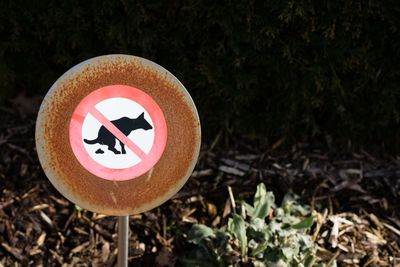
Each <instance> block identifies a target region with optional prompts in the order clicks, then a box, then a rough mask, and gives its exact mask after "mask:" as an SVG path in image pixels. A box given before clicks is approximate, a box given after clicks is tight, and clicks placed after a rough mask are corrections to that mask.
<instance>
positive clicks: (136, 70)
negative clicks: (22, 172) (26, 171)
mask: <svg viewBox="0 0 400 267" xmlns="http://www.w3.org/2000/svg"><path fill="white" fill-rule="evenodd" d="M35 140H36V150H37V153H38V156H39V160H40V164H41V165H42V168H43V170H44V172H45V174H46V176H47V177H48V178H49V180H50V182H51V183H52V184H53V185H54V186H55V188H56V189H58V191H60V193H61V194H63V195H64V196H65V197H66V198H68V199H69V200H70V201H72V202H74V203H75V204H77V205H78V206H80V207H82V208H84V209H87V210H90V211H93V212H97V213H102V214H107V215H113V216H119V217H118V222H119V224H118V266H120V267H121V266H125V267H126V266H128V240H129V238H128V233H129V215H132V214H139V213H141V212H145V211H148V210H151V209H153V208H155V207H157V206H159V205H161V204H163V203H164V202H165V201H167V200H168V199H170V198H171V197H172V196H173V195H174V194H175V193H176V192H178V190H179V189H181V188H182V186H183V185H184V184H185V182H186V181H187V179H188V178H189V176H190V175H191V173H192V171H193V169H194V166H195V164H196V162H197V158H198V156H199V152H200V142H201V128H200V120H199V116H198V114H197V110H196V106H195V104H194V102H193V100H192V98H191V96H190V95H189V93H188V92H187V90H186V88H185V87H184V86H183V84H182V83H181V82H180V81H179V80H178V79H177V78H176V77H175V76H174V75H172V74H171V73H170V72H169V71H168V70H166V69H164V68H163V67H161V66H160V65H158V64H156V63H154V62H151V61H149V60H147V59H144V58H140V57H135V56H130V55H105V56H99V57H96V58H91V59H88V60H86V61H84V62H81V63H79V64H78V65H76V66H74V67H72V68H71V69H70V70H68V71H67V72H65V73H64V74H63V75H62V76H61V77H60V78H59V79H58V80H57V81H56V82H55V83H54V84H53V85H52V87H51V88H50V90H49V91H48V92H47V94H46V97H45V98H44V100H43V102H42V105H41V106H40V110H39V113H38V117H37V120H36V133H35ZM177 163H179V164H177Z"/></svg>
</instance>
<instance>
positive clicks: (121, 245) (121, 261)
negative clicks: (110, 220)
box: [117, 216, 129, 267]
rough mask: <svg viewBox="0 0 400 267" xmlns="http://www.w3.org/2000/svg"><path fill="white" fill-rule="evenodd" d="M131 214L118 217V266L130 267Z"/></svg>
mask: <svg viewBox="0 0 400 267" xmlns="http://www.w3.org/2000/svg"><path fill="white" fill-rule="evenodd" d="M128 235H129V216H119V217H118V263H117V266H118V267H128V243H129V236H128Z"/></svg>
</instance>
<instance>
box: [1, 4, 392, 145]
mask: <svg viewBox="0 0 400 267" xmlns="http://www.w3.org/2000/svg"><path fill="white" fill-rule="evenodd" d="M399 14H400V2H399V1H395V0H388V1H379V0H370V1H363V0H358V1H353V0H348V1H308V0H300V1H287V0H286V1H279V0H275V1H269V0H268V1H253V0H247V1H212V0H194V1H183V0H182V1H181V0H171V1H126V0H121V1H94V0H86V1H50V0H41V1H21V0H20V1H16V0H15V1H10V0H6V1H1V3H0V86H1V94H0V95H1V97H2V99H3V100H2V101H4V99H5V98H7V97H10V96H12V95H13V94H15V93H16V92H18V91H22V90H25V91H27V92H28V93H29V94H32V95H33V94H37V93H40V94H44V93H45V92H46V91H47V90H48V88H49V87H50V85H51V84H52V83H53V82H54V81H55V79H56V78H57V77H58V76H60V75H61V74H62V73H63V72H65V71H66V70H67V69H69V68H70V67H72V66H73V65H75V64H77V63H79V62H80V61H82V60H85V59H87V58H90V57H94V56H97V55H102V54H109V53H127V54H133V55H137V56H142V57H146V58H148V59H150V60H153V61H155V62H157V63H159V64H160V65H162V66H164V67H166V68H167V69H169V70H170V71H171V72H172V73H174V74H175V75H176V76H177V77H178V78H179V79H180V80H181V81H182V82H183V83H184V84H185V86H186V87H187V88H188V90H189V91H190V93H191V94H192V96H193V97H194V99H195V102H196V103H197V105H198V108H199V112H200V115H201V119H202V122H203V129H204V130H205V131H206V132H207V131H209V130H210V129H211V130H212V129H218V128H219V127H220V126H228V127H230V128H231V129H234V130H235V131H238V132H244V133H247V134H252V133H255V132H257V133H259V134H261V135H262V136H265V137H267V138H268V139H269V140H272V141H273V140H277V139H279V138H280V137H283V136H285V137H287V139H291V140H298V139H302V138H307V137H326V136H329V138H328V139H330V138H331V139H333V140H334V141H335V142H336V141H337V142H345V141H347V140H349V139H350V140H353V142H355V143H357V144H361V145H368V144H374V145H376V144H378V145H379V144H382V143H386V145H387V146H390V147H392V148H393V147H399V143H398V141H399V138H398V136H399V134H400V131H399V119H400V114H399V112H400V106H399V104H400V103H399V102H400V90H399V82H400V67H399V64H400V63H399V59H400V57H399V54H400V34H399V30H400V29H399V27H400V21H399V20H400V16H399Z"/></svg>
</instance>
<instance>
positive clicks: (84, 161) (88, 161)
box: [69, 85, 167, 181]
mask: <svg viewBox="0 0 400 267" xmlns="http://www.w3.org/2000/svg"><path fill="white" fill-rule="evenodd" d="M113 97H123V98H128V99H131V100H133V101H135V102H137V103H138V104H140V105H141V106H142V107H143V108H144V109H146V111H147V112H148V114H149V115H150V117H151V120H152V121H153V124H154V143H153V146H152V148H151V150H150V152H149V153H148V154H147V158H146V159H141V161H140V162H139V163H138V164H136V165H134V166H132V167H129V168H125V169H112V168H108V167H105V166H103V165H101V164H99V163H97V162H96V161H95V160H94V159H92V157H90V155H89V154H88V153H87V151H86V149H85V148H84V145H83V138H82V124H83V121H84V119H85V118H86V116H87V114H88V113H89V110H90V108H91V107H94V106H95V105H96V104H97V103H99V102H101V101H103V100H105V99H108V98H113ZM69 142H70V145H71V148H72V151H73V152H74V154H75V157H76V158H77V159H78V161H79V163H80V164H81V165H82V166H83V167H84V168H85V169H86V170H88V171H89V172H91V173H92V174H94V175H96V176H98V177H100V178H103V179H106V180H112V181H126V180H130V179H133V178H136V177H138V176H141V175H143V174H145V173H146V172H147V171H149V170H150V169H151V168H152V167H153V166H154V165H155V164H156V163H157V162H158V161H159V160H160V158H161V156H162V154H163V152H164V149H165V146H166V143H167V124H166V122H165V118H164V114H163V112H162V110H161V108H160V107H159V106H158V104H157V103H156V102H155V101H154V100H153V98H152V97H151V96H149V95H148V94H146V93H145V92H143V91H141V90H139V89H137V88H135V87H132V86H127V85H109V86H105V87H101V88H99V89H97V90H95V91H93V92H92V93H90V94H89V95H87V96H86V97H85V98H84V99H82V101H81V102H80V103H79V105H78V106H77V107H76V109H75V111H74V113H73V114H72V118H71V121H70V125H69Z"/></svg>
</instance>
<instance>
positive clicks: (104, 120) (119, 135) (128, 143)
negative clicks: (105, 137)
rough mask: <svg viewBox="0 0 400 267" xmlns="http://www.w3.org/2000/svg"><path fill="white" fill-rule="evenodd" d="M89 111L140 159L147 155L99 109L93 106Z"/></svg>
mask: <svg viewBox="0 0 400 267" xmlns="http://www.w3.org/2000/svg"><path fill="white" fill-rule="evenodd" d="M89 113H90V114H92V115H93V117H95V118H96V119H97V120H98V121H99V122H100V123H101V124H102V125H103V126H104V127H106V129H107V130H109V131H110V132H111V133H112V134H113V135H114V136H115V137H116V138H117V139H118V140H120V141H121V142H122V143H124V144H125V145H126V146H127V147H128V148H129V149H130V150H131V151H132V152H133V153H135V154H136V155H137V156H138V157H139V158H140V159H142V160H143V159H144V158H145V157H146V156H147V155H146V153H144V151H143V150H142V149H141V148H140V147H138V146H137V145H136V144H135V143H134V142H133V141H132V140H131V139H129V138H128V137H127V136H126V135H125V134H123V133H122V132H121V131H120V130H119V129H118V128H117V127H115V125H114V124H112V123H111V122H110V121H109V120H108V119H107V118H106V117H105V116H104V115H103V114H102V113H101V112H100V111H98V110H97V109H96V108H95V107H91V108H90V109H89Z"/></svg>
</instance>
